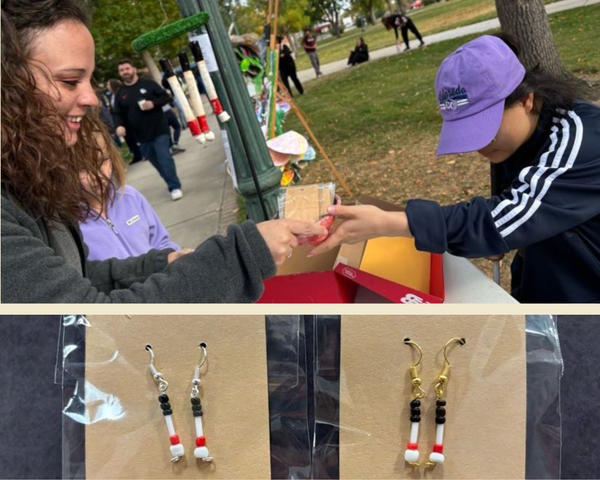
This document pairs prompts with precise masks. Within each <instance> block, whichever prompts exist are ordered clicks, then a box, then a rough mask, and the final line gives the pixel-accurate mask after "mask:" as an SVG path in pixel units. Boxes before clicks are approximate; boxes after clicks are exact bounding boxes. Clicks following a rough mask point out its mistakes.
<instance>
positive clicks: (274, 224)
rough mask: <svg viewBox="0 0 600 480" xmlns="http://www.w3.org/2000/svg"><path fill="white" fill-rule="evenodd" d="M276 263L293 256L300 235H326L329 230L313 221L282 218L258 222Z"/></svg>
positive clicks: (279, 263) (257, 226)
mask: <svg viewBox="0 0 600 480" xmlns="http://www.w3.org/2000/svg"><path fill="white" fill-rule="evenodd" d="M256 228H258V231H259V232H260V234H261V235H262V237H263V239H264V240H265V243H266V244H267V247H268V248H269V251H270V252H271V255H272V256H273V260H274V261H275V264H276V265H281V264H282V263H283V262H285V261H286V260H287V259H288V258H289V257H291V256H292V252H293V251H294V248H296V247H297V246H298V238H297V237H299V236H307V237H309V236H313V235H319V236H320V235H326V234H327V230H326V229H325V228H324V227H322V226H320V225H318V224H316V223H311V222H305V221H302V220H292V219H281V220H269V221H266V222H261V223H257V224H256Z"/></svg>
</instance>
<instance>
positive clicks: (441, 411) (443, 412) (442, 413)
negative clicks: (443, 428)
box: [435, 407, 446, 417]
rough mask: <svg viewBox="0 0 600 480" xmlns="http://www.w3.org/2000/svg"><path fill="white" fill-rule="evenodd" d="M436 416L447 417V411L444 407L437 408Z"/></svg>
mask: <svg viewBox="0 0 600 480" xmlns="http://www.w3.org/2000/svg"><path fill="white" fill-rule="evenodd" d="M435 415H436V416H437V417H445V416H446V409H445V408H444V407H437V408H436V409H435Z"/></svg>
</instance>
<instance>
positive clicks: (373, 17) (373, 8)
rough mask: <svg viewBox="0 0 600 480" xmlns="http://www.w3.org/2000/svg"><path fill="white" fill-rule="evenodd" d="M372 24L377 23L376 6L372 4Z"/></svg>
mask: <svg viewBox="0 0 600 480" xmlns="http://www.w3.org/2000/svg"><path fill="white" fill-rule="evenodd" d="M371 23H372V24H373V25H375V23H377V16H376V15H375V5H373V4H371Z"/></svg>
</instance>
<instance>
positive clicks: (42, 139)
mask: <svg viewBox="0 0 600 480" xmlns="http://www.w3.org/2000/svg"><path fill="white" fill-rule="evenodd" d="M63 21H75V22H80V23H81V24H83V25H86V26H87V16H86V14H85V12H84V11H83V10H82V9H81V8H80V6H79V5H78V2H75V0H3V1H2V127H1V128H2V186H3V189H5V191H6V192H7V193H8V194H10V195H11V196H12V197H14V198H15V199H16V200H17V201H18V203H19V204H20V205H21V206H22V207H23V208H25V209H26V210H27V211H29V212H30V213H31V214H33V215H35V216H41V217H43V218H46V219H52V220H58V221H62V222H65V223H75V222H76V221H77V220H78V219H83V218H85V217H86V216H87V215H88V214H89V212H90V207H89V203H88V200H87V199H86V196H85V194H84V192H83V189H82V187H81V182H80V177H79V174H80V173H81V172H83V173H87V174H88V175H89V177H90V178H92V179H93V181H94V182H95V183H96V184H98V185H104V184H106V182H105V181H103V179H105V177H104V175H103V174H102V173H101V171H100V166H101V165H102V162H103V160H104V157H105V155H104V153H103V152H102V149H101V148H100V146H99V145H98V142H97V140H96V139H95V136H96V135H98V133H100V134H101V135H103V136H104V137H105V139H107V140H106V141H107V142H110V141H111V140H110V136H109V135H108V132H107V130H106V128H105V127H104V126H103V125H102V122H101V121H100V119H99V117H98V115H97V112H90V113H89V114H87V115H85V116H84V117H83V119H82V122H81V128H80V130H79V132H78V141H77V142H76V144H75V145H73V146H67V144H66V141H65V134H64V131H63V129H62V128H61V127H60V125H62V123H63V122H64V118H62V117H61V116H60V115H59V113H58V112H57V110H56V108H55V107H54V104H53V101H52V99H51V98H50V97H49V96H48V95H47V94H45V93H43V92H42V91H40V90H39V89H38V88H36V82H35V77H34V75H33V71H32V68H34V67H33V66H32V64H31V62H30V55H31V44H32V40H33V39H34V38H35V36H36V35H37V34H39V33H40V32H42V31H44V30H47V29H49V28H52V27H53V26H55V25H56V24H58V23H60V22H63ZM42 73H43V74H46V73H45V72H43V71H42ZM46 75H47V74H46ZM98 196H99V200H105V199H107V198H108V195H107V192H106V191H105V189H102V187H101V191H100V192H99V193H98Z"/></svg>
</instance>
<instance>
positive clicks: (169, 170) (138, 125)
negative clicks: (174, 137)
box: [114, 59, 183, 200]
mask: <svg viewBox="0 0 600 480" xmlns="http://www.w3.org/2000/svg"><path fill="white" fill-rule="evenodd" d="M119 76H120V77H121V79H122V80H123V85H122V86H121V87H120V88H119V90H118V91H117V93H116V96H115V109H114V117H115V124H116V125H117V128H116V132H117V135H119V136H122V137H124V136H125V135H126V132H127V130H128V129H130V130H133V132H134V133H135V137H136V138H137V140H138V142H140V150H141V151H142V155H144V157H146V158H148V159H149V160H150V162H151V163H152V165H153V166H154V168H156V170H157V171H158V173H159V174H160V176H161V177H162V178H163V180H164V181H165V182H166V183H167V186H168V188H169V192H170V193H171V199H172V200H179V199H180V198H181V197H183V192H182V190H181V182H180V181H179V178H178V177H177V169H176V168H175V161H174V160H173V157H172V156H171V152H170V151H169V146H170V132H169V125H168V123H167V119H166V117H165V115H164V112H163V110H162V107H163V106H164V105H167V104H168V103H169V101H170V100H171V99H170V97H169V94H168V93H167V92H165V90H163V89H162V88H161V87H160V85H158V84H157V83H156V82H154V81H152V80H148V79H145V78H139V76H138V74H137V70H136V68H135V67H134V66H133V64H132V62H131V60H128V59H124V60H121V62H120V63H119Z"/></svg>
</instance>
